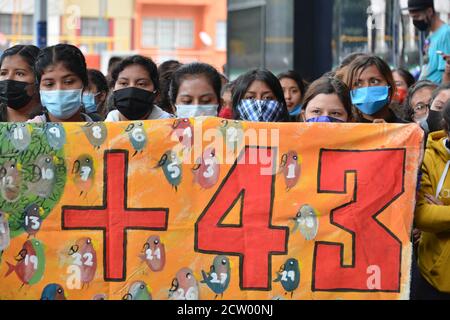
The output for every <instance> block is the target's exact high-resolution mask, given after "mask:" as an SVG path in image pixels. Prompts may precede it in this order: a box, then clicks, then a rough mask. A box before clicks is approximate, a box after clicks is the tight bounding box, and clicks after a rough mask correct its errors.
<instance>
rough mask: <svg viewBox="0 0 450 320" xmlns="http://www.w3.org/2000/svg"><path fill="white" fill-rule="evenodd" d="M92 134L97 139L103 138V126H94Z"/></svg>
mask: <svg viewBox="0 0 450 320" xmlns="http://www.w3.org/2000/svg"><path fill="white" fill-rule="evenodd" d="M92 135H93V136H94V138H95V139H101V138H102V128H100V127H99V126H94V127H92Z"/></svg>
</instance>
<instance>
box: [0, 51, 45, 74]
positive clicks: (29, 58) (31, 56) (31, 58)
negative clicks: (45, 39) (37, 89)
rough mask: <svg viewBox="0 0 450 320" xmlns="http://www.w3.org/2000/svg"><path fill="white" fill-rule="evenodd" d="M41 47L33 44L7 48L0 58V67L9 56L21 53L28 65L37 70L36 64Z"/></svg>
mask: <svg viewBox="0 0 450 320" xmlns="http://www.w3.org/2000/svg"><path fill="white" fill-rule="evenodd" d="M39 52H40V49H39V48H38V47H36V46H33V45H17V46H14V47H11V48H9V49H6V50H5V51H4V52H3V54H2V56H1V58H0V67H1V66H2V65H3V62H4V61H5V59H6V58H7V57H12V56H15V55H19V56H20V57H21V58H22V59H23V60H25V62H26V63H27V64H28V66H29V67H30V68H31V70H32V71H33V72H34V73H36V72H35V68H34V64H35V63H36V59H37V57H38V55H39Z"/></svg>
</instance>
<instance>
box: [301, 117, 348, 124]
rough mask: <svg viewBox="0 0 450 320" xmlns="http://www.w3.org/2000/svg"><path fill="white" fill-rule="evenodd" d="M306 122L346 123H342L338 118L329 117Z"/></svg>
mask: <svg viewBox="0 0 450 320" xmlns="http://www.w3.org/2000/svg"><path fill="white" fill-rule="evenodd" d="M306 122H338V123H344V121H342V120H340V119H336V118H333V117H328V116H321V117H317V118H311V119H309V120H306Z"/></svg>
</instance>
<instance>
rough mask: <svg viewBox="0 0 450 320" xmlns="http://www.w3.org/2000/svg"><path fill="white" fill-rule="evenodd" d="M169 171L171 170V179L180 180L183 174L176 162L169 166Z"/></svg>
mask: <svg viewBox="0 0 450 320" xmlns="http://www.w3.org/2000/svg"><path fill="white" fill-rule="evenodd" d="M167 170H169V172H170V177H171V178H172V179H176V178H178V177H179V176H180V174H181V170H180V168H179V167H178V163H177V162H176V161H174V162H172V163H171V164H169V165H168V166H167Z"/></svg>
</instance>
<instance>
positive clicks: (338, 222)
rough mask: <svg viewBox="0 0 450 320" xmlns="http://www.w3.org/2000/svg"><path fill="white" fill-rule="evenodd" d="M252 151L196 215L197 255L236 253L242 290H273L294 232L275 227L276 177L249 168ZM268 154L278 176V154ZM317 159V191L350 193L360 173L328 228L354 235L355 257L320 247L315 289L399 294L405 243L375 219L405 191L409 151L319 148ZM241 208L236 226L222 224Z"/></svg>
mask: <svg viewBox="0 0 450 320" xmlns="http://www.w3.org/2000/svg"><path fill="white" fill-rule="evenodd" d="M252 149H255V148H252V147H246V148H245V150H244V151H243V153H242V154H241V156H240V158H239V159H238V161H237V162H236V163H235V164H234V166H233V167H232V168H231V170H230V172H229V174H228V175H227V177H226V178H225V179H224V181H223V182H222V184H221V185H220V187H219V189H218V190H217V192H216V194H215V195H214V196H213V198H212V200H211V201H210V203H209V204H208V206H207V207H206V209H205V210H204V211H203V213H202V214H201V216H200V217H199V219H198V221H197V223H196V225H195V250H196V251H197V252H201V253H207V254H228V255H235V256H239V259H240V288H241V289H242V290H267V291H269V290H271V274H272V270H271V266H272V263H271V256H272V255H286V254H287V246H288V240H289V229H288V228H287V227H281V226H273V225H272V208H273V199H274V196H275V195H274V190H275V187H274V184H275V175H270V174H266V175H264V174H262V172H264V170H267V168H265V167H264V166H263V165H262V164H261V163H259V162H258V163H257V164H250V163H251V162H250V155H251V153H252V152H251V151H254V150H252ZM263 150H264V152H266V155H267V156H268V157H269V158H271V159H272V161H271V166H272V167H271V168H270V170H269V172H274V168H273V166H274V164H275V160H274V159H275V157H276V149H270V148H269V149H263V148H261V149H259V151H263ZM258 159H259V157H258ZM319 162H320V164H319V175H318V191H319V193H331V194H332V193H336V194H347V193H348V192H347V190H345V189H346V178H347V176H346V174H347V173H354V174H355V190H354V192H353V194H354V197H353V200H352V201H351V202H350V203H349V204H345V205H343V206H341V207H339V208H336V209H334V210H331V223H332V224H333V225H335V226H336V227H337V228H340V229H342V230H343V231H345V232H349V233H350V234H351V235H352V238H353V246H352V248H351V250H352V252H353V253H352V258H353V259H352V261H351V265H344V262H343V261H342V256H343V255H342V253H343V249H344V248H343V244H342V243H329V242H317V243H316V245H315V250H314V262H313V274H312V277H313V279H312V290H313V291H348V292H352V291H359V292H374V291H384V292H399V291H400V269H401V250H402V246H401V241H400V240H399V239H398V238H397V237H396V236H395V235H394V234H392V232H390V230H389V229H388V228H387V227H386V226H384V225H383V224H381V223H380V222H379V221H378V220H377V216H378V215H379V214H380V213H382V212H383V211H384V209H386V208H387V207H388V206H389V205H390V204H391V203H392V202H393V201H395V200H396V199H397V198H398V197H400V195H401V194H402V193H403V183H404V174H405V167H404V166H405V150H404V149H396V150H375V151H362V152H360V151H333V150H329V151H327V150H322V152H321V157H320V161H319ZM372 164H374V166H372ZM380 170H384V172H383V173H384V174H382V175H381V174H379V172H380ZM238 203H239V204H240V222H239V224H238V225H226V224H223V223H222V222H223V221H224V219H225V218H226V217H227V215H228V214H229V212H230V211H231V210H232V209H233V208H234V207H235V205H236V204H238ZM373 273H376V274H373Z"/></svg>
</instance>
